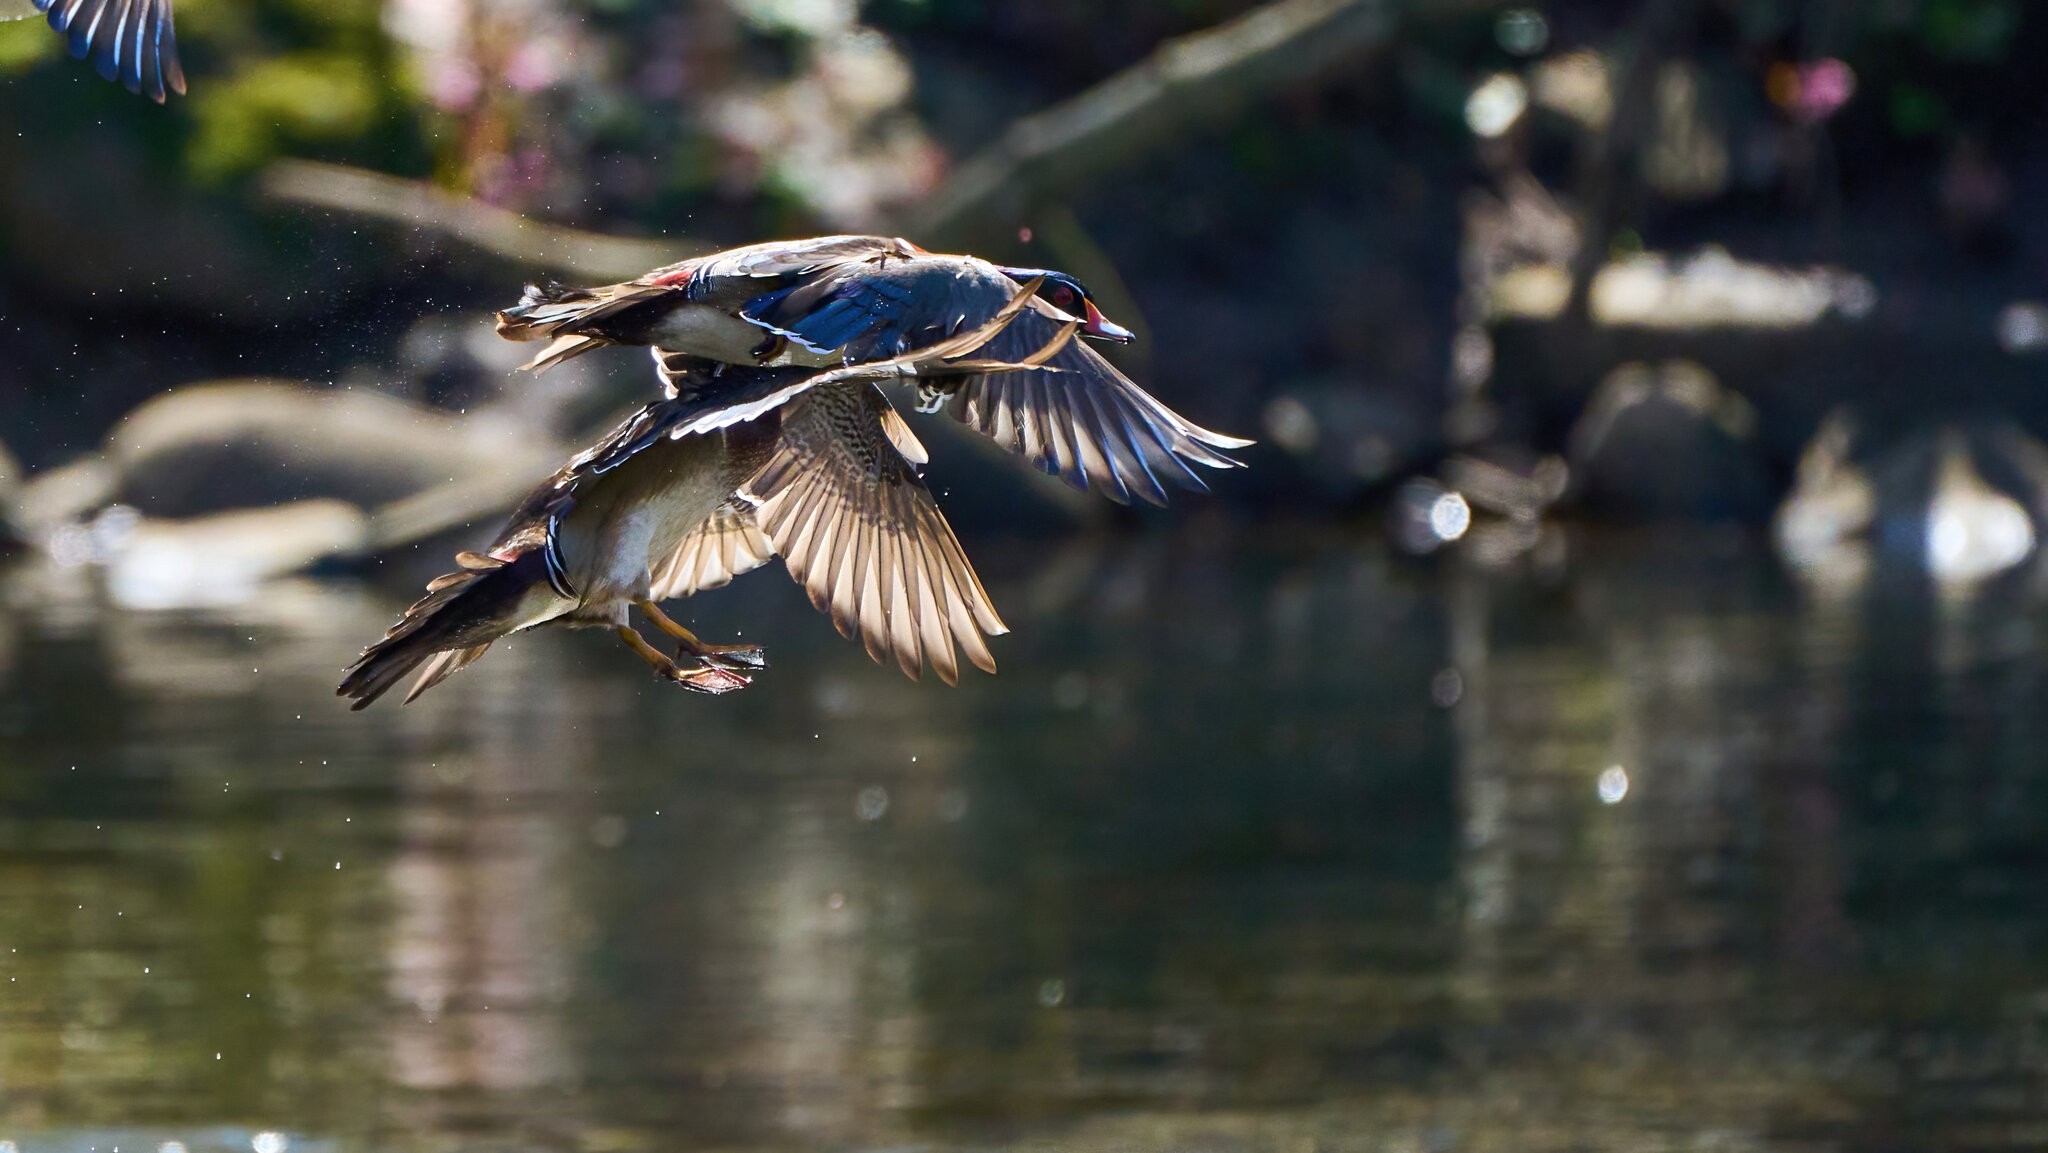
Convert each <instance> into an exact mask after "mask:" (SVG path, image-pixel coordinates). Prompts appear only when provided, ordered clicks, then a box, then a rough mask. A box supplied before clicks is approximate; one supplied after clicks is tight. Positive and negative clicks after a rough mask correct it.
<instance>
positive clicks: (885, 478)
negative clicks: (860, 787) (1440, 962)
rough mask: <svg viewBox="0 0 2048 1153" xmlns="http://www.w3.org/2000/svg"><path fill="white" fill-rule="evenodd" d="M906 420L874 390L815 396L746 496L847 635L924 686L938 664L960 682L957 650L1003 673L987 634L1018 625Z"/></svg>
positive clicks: (799, 403)
mask: <svg viewBox="0 0 2048 1153" xmlns="http://www.w3.org/2000/svg"><path fill="white" fill-rule="evenodd" d="M898 420H899V418H897V416H896V413H895V410H894V409H892V408H891V407H890V405H889V400H888V398H887V397H886V396H884V395H882V393H881V390H880V389H878V388H876V387H875V386H874V385H873V384H870V383H844V384H837V385H832V386H829V387H823V388H817V389H813V390H811V391H809V392H806V393H804V394H802V395H801V396H798V397H797V398H795V399H794V400H792V401H791V402H790V403H789V404H788V406H787V407H786V408H785V409H784V410H783V417H782V439H781V442H780V443H779V445H778V446H777V449H776V452H775V455H774V456H773V457H771V458H770V460H769V462H768V464H767V465H766V466H764V467H763V468H762V470H761V471H760V473H758V474H756V476H755V477H754V479H753V480H752V481H751V482H749V483H748V485H747V488H746V490H745V491H746V494H747V495H750V496H752V497H753V498H754V499H755V500H757V501H758V502H759V505H758V507H757V508H756V510H755V519H756V520H757V521H758V522H759V523H760V525H761V527H762V528H763V529H764V530H765V531H766V532H767V534H768V537H769V539H770V540H771V541H773V542H774V546H775V549H776V551H778V552H780V553H781V554H782V555H783V557H784V558H785V559H786V561H787V563H788V565H789V574H790V576H791V577H793V578H795V580H796V581H797V583H798V584H801V585H803V587H804V591H805V592H806V593H808V594H809V596H810V598H811V603H812V604H813V605H815V606H816V607H817V609H818V611H820V612H823V613H826V614H828V615H830V616H831V618H832V623H833V625H834V626H835V627H837V628H838V629H839V632H840V634H841V635H843V636H846V637H852V636H854V635H856V634H858V635H859V636H860V638H861V642H862V643H863V644H864V645H865V646H866V648H867V651H868V655H869V656H870V657H873V658H874V659H875V661H876V662H878V663H882V662H885V661H886V660H887V658H888V657H889V656H890V655H892V654H893V656H894V657H895V660H896V664H897V666H898V667H900V668H901V669H902V670H903V671H904V673H905V674H906V675H908V676H909V677H910V678H911V679H913V680H915V679H917V678H918V676H919V675H920V673H921V671H922V669H923V666H924V663H925V662H926V661H930V662H931V665H932V668H933V669H934V670H936V671H937V673H938V674H939V678H940V679H941V680H943V681H945V682H946V683H947V684H949V685H950V684H955V683H958V681H959V679H960V666H959V660H958V657H957V655H956V653H955V651H954V646H955V644H956V643H957V644H958V646H959V648H960V649H961V650H962V651H964V652H965V653H966V654H967V659H968V660H969V661H970V662H972V663H973V664H974V666H975V667H977V668H979V669H982V670H984V671H986V672H991V673H992V672H994V671H995V669H996V665H995V658H994V657H993V656H992V655H991V654H990V653H989V650H988V641H987V638H988V637H989V636H992V635H998V634H1001V633H1005V632H1008V631H1009V629H1008V628H1007V627H1005V626H1004V624H1003V621H1002V618H1001V617H999V616H997V615H996V611H995V606H994V605H993V604H991V603H990V602H989V599H988V593H987V591H986V590H985V589H983V588H982V586H981V579H980V578H979V577H977V576H975V574H974V567H973V566H972V565H971V564H969V563H968V560H967V554H966V553H965V552H964V551H962V549H961V548H960V542H959V540H958V538H956V537H955V536H954V535H953V529H952V527H951V526H950V525H948V524H947V523H946V519H945V517H944V516H943V515H941V514H940V512H939V506H938V504H937V502H935V501H934V500H933V499H932V494H931V490H930V489H928V488H926V487H925V483H924V481H923V479H922V478H920V477H919V476H918V475H917V470H916V469H915V468H914V467H913V466H912V465H911V464H910V462H909V461H908V460H906V459H905V458H904V456H903V453H902V452H900V451H899V450H898V448H897V443H898V442H897V440H896V438H895V437H894V436H892V435H891V429H890V424H891V422H893V421H898ZM904 432H905V433H906V434H907V432H908V430H907V429H906V430H904Z"/></svg>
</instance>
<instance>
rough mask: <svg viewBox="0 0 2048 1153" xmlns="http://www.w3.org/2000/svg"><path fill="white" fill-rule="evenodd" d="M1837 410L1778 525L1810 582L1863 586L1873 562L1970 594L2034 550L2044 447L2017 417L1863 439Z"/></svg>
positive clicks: (2045, 480)
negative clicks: (1968, 589)
mask: <svg viewBox="0 0 2048 1153" xmlns="http://www.w3.org/2000/svg"><path fill="white" fill-rule="evenodd" d="M1868 441H1869V438H1868V437H1867V436H1865V435H1864V434H1863V433H1862V432H1861V430H1860V429H1859V427H1858V423H1857V421H1856V419H1855V417H1854V416H1853V415H1852V414H1851V413H1850V412H1849V411H1848V410H1846V409H1838V410H1836V411H1834V412H1832V413H1830V414H1829V415H1828V417H1827V419H1826V420H1825V421H1823V422H1822V424H1821V428H1820V431H1819V432H1818V433H1816V434H1815V436H1814V439H1813V442H1812V443H1811V444H1810V445H1808V446H1807V450H1806V453H1805V455H1804V456H1803V457H1802V458H1801V460H1800V465H1799V480H1798V483H1797V485H1796V486H1795V487H1794V489H1793V491H1792V493H1791V495H1790V496H1788V497H1786V499H1785V502H1784V504H1783V505H1782V506H1780V508H1779V510H1778V514H1777V517H1776V521H1775V526H1774V527H1775V529H1776V536H1777V542H1778V548H1779V552H1780V555H1782V556H1783V557H1784V559H1785V561H1786V563H1787V564H1789V565H1790V566H1791V567H1792V568H1793V569H1794V570H1795V571H1797V572H1798V573H1800V575H1801V576H1802V577H1804V578H1806V579H1807V580H1808V581H1809V582H1811V583H1814V584H1817V585H1820V586H1824V587H1834V588H1850V587H1855V586H1857V585H1860V584H1861V583H1862V581H1863V580H1864V579H1865V578H1866V577H1867V576H1868V575H1869V571H1870V568H1871V565H1872V563H1873V560H1874V559H1875V557H1882V558H1884V559H1886V560H1888V561H1890V562H1891V563H1893V564H1896V565H1901V566H1905V567H1907V568H1909V569H1911V570H1913V571H1919V572H1925V573H1926V574H1928V575H1929V576H1932V577H1933V578H1935V579H1936V580H1937V581H1939V582H1940V583H1942V584H1943V585H1945V586H1949V587H1966V586H1969V585H1972V584H1975V583H1977V582H1979V581H1982V580H1984V579H1986V578H1988V577H1991V576H1994V575H1996V574H1998V573H2001V572H2004V571H2006V570H2008V569H2011V568H2013V567H2015V566H2017V565H2019V564H2021V563H2023V562H2024V561H2026V560H2027V558H2028V557H2030V556H2031V555H2033V552H2034V550H2035V546H2036V543H2037V541H2038V539H2039V535H2040V532H2041V530H2042V527H2043V526H2044V525H2048V447H2044V446H2043V445H2042V444H2041V442H2040V441H2038V440H2036V439H2034V438H2033V437H2032V436H2030V435H2028V434H2027V433H2026V432H2025V431H2023V430H2022V429H2020V428H2019V427H2018V426H2017V425H2015V424H2013V423H2012V422H2011V421H2004V420H2001V421H1996V422H1992V423H1988V424H1977V425H1970V426H1964V425H1953V424H1951V425H1941V426H1937V427H1934V428H1915V429H1912V430H1910V431H1908V432H1906V433H1904V434H1903V435H1900V436H1897V437H1895V438H1892V439H1890V440H1888V441H1885V442H1883V443H1881V444H1871V443H1868Z"/></svg>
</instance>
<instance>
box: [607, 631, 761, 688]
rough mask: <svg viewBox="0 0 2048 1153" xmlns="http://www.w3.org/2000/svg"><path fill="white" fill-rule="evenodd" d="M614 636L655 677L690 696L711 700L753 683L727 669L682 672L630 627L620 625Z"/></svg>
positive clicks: (698, 669) (701, 669)
mask: <svg viewBox="0 0 2048 1153" xmlns="http://www.w3.org/2000/svg"><path fill="white" fill-rule="evenodd" d="M617 632H618V634H619V639H620V640H622V641H624V642H626V647H627V648H629V649H632V650H633V651H634V652H636V653H638V654H640V659H641V660H643V661H646V662H647V666H648V667H649V668H651V669H653V670H654V675H655V676H657V677H660V678H662V679H663V680H669V681H674V682H675V683H677V684H679V685H681V686H683V687H684V688H686V689H688V690H690V691H691V692H693V693H709V694H712V695H714V696H715V695H717V694H719V693H729V692H731V691H733V690H734V689H743V688H746V687H747V686H748V685H750V684H752V683H753V681H751V680H749V679H748V678H746V677H743V676H741V675H740V674H738V673H736V672H733V671H731V670H730V669H722V668H717V667H714V666H712V665H703V666H700V667H698V668H694V669H686V668H683V667H682V666H680V665H678V664H676V663H675V662H674V661H672V660H670V659H668V656H667V655H666V654H665V653H663V652H662V651H661V650H660V649H657V648H655V647H654V646H653V645H650V644H648V643H647V638H646V637H643V636H641V635H640V633H639V632H638V631H637V630H635V629H634V628H633V627H632V626H631V625H620V626H619V627H618V629H617Z"/></svg>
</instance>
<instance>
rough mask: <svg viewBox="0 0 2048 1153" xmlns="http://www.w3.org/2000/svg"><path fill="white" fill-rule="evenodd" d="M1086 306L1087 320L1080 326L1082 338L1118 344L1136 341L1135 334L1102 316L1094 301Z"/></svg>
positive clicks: (1136, 336) (1136, 335)
mask: <svg viewBox="0 0 2048 1153" xmlns="http://www.w3.org/2000/svg"><path fill="white" fill-rule="evenodd" d="M1087 304H1088V319H1087V321H1086V322H1085V323H1083V324H1082V325H1081V334H1082V335H1083V336H1092V337H1094V338H1096V339H1097V340H1112V341H1115V342H1116V343H1118V344H1129V343H1130V342H1132V341H1134V340H1136V339H1138V334H1137V333H1135V332H1132V331H1131V330H1130V329H1128V328H1125V327H1124V326H1123V325H1121V324H1118V323H1117V322H1115V321H1113V320H1111V319H1110V318H1108V317H1106V316H1104V315H1102V310H1101V309H1099V308H1097V307H1095V302H1094V301H1092V300H1091V301H1088V302H1087Z"/></svg>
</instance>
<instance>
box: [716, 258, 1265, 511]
mask: <svg viewBox="0 0 2048 1153" xmlns="http://www.w3.org/2000/svg"><path fill="white" fill-rule="evenodd" d="M1015 291H1016V286H1015V285H1014V284H1013V283H1012V282H1011V280H1010V279H1009V277H1008V276H1006V275H1005V274H1004V273H1003V272H1002V271H1001V270H999V269H997V268H996V267H995V266H994V265H991V264H988V263H986V262H984V261H980V260H975V259H972V258H968V257H952V256H921V257H916V258H906V259H903V260H899V261H897V262H895V263H894V264H893V265H881V266H876V265H867V266H862V267H859V268H850V269H847V270H844V271H842V272H840V273H838V274H835V275H824V276H818V277H814V278H811V279H809V280H807V281H805V282H803V283H801V284H798V285H795V286H793V287H788V288H783V289H778V290H776V291H774V292H769V293H764V294H762V295H761V296H759V297H757V298H755V299H754V300H752V301H749V302H748V303H747V305H746V306H745V307H744V308H743V309H742V310H741V313H740V314H741V316H742V317H744V318H745V319H747V320H749V321H752V322H753V323H755V324H758V325H760V326H761V327H763V328H765V329H768V330H770V331H773V332H776V333H778V334H780V335H782V336H784V337H786V338H788V339H790V340H793V341H797V342H799V343H801V344H803V345H805V346H806V347H808V348H811V349H814V350H832V349H839V350H842V351H843V353H844V355H845V357H846V359H847V361H848V362H849V363H853V362H856V361H874V360H877V359H879V358H885V357H896V356H901V355H904V354H905V352H906V351H907V350H913V349H920V348H924V347H927V346H929V345H931V344H933V343H935V342H938V341H943V340H947V339H949V338H957V337H958V336H959V335H960V334H962V333H965V332H968V331H971V330H973V329H975V328H976V327H977V326H980V325H982V324H983V323H984V322H985V321H986V320H988V319H989V318H990V317H991V316H993V315H994V314H995V313H996V311H997V310H998V309H1000V308H1002V307H1003V306H1004V305H1005V304H1008V303H1010V302H1011V301H1012V300H1013V298H1014V294H1015ZM1072 323H1074V318H1073V317H1070V316H1068V315H1066V314H1065V313H1063V312H1061V311H1060V310H1059V309H1057V308H1055V307H1053V306H1052V305H1051V304H1048V303H1046V302H1045V301H1044V300H1042V299H1036V298H1034V299H1033V300H1032V301H1031V303H1030V307H1029V308H1027V309H1025V310H1023V312H1022V313H1021V315H1019V316H1017V318H1016V319H1015V320H1013V321H1012V322H1011V323H1009V324H1008V325H1006V326H1004V327H1003V328H1002V329H1001V330H999V331H998V332H997V333H996V334H995V335H994V336H992V337H991V338H990V339H989V340H988V341H987V343H986V344H984V345H982V346H981V347H980V348H979V349H978V350H977V351H975V352H974V355H975V356H977V357H979V358H981V359H983V360H987V361H991V362H1000V363H1007V364H1016V363H1018V362H1021V361H1024V360H1026V359H1028V358H1031V357H1032V356H1033V354H1034V353H1038V352H1039V351H1040V350H1044V349H1047V348H1049V347H1050V346H1051V344H1052V342H1053V341H1055V340H1057V339H1058V338H1059V335H1060V331H1061V329H1062V327H1064V326H1066V325H1070V324H1072ZM924 388H925V390H927V391H928V392H930V393H935V394H937V395H939V396H941V397H945V398H947V399H948V403H947V405H946V409H947V411H948V412H950V413H952V415H953V417H954V418H955V419H957V420H959V421H961V422H962V423H964V424H967V425H968V426H970V427H972V428H973V429H975V430H976V431H977V432H980V433H982V434H983V435H985V436H988V437H990V438H992V439H994V440H995V441H996V443H998V444H1000V445H1002V446H1003V447H1004V448H1007V449H1009V450H1010V451H1012V452H1015V453H1017V454H1018V455H1020V456H1022V457H1024V458H1025V459H1026V460H1029V461H1030V462H1031V463H1032V464H1034V465H1037V466H1038V467H1039V468H1041V469H1043V470H1045V471H1046V472H1049V473H1052V474H1054V475H1056V476H1059V477H1060V478H1062V479H1064V480H1065V481H1067V482H1068V483H1069V484H1072V485H1073V486H1074V487H1076V488H1079V489H1083V490H1086V489H1088V488H1090V487H1093V488H1095V489H1097V490H1099V491H1101V492H1102V493H1103V495H1105V496H1107V497H1109V498H1110V499H1111V500H1115V501H1118V502H1119V503H1129V501H1130V500H1131V498H1132V497H1134V496H1135V497H1137V498H1138V499H1140V500H1144V501H1147V502H1149V503H1152V504H1164V503H1166V486H1167V485H1169V484H1170V485H1176V486H1178V487H1181V488H1188V489H1194V490H1195V491H1198V492H1200V491H1206V490H1207V488H1208V486H1207V485H1206V484H1204V483H1203V482H1202V479H1201V477H1200V476H1199V475H1197V474H1196V473H1195V471H1194V470H1193V469H1192V468H1190V467H1189V466H1190V465H1195V464H1199V465H1205V466H1207V467H1210V468H1235V467H1238V462H1237V461H1235V460H1232V459H1231V458H1230V457H1228V456H1225V455H1223V453H1222V452H1220V451H1218V450H1221V449H1232V448H1243V447H1245V446H1246V445H1249V444H1250V443H1251V442H1250V441H1248V440H1240V439H1238V438H1237V437H1232V436H1224V435H1223V434H1221V433H1216V432H1211V431H1209V430H1208V429H1205V428H1203V427H1201V426H1200V425H1197V424H1194V423H1193V422H1191V421H1189V420H1187V419H1186V418H1184V417H1182V416H1181V415H1180V414H1178V413H1176V412H1174V411H1173V410H1172V409H1170V408H1168V407H1166V406H1165V405H1164V404H1161V403H1160V402H1159V401H1158V400H1156V399H1154V398H1153V397H1152V396H1151V395H1150V394H1149V393H1147V392H1146V391H1145V390H1144V389H1141V388H1139V387H1138V386H1137V385H1136V384H1135V383H1133V382H1132V381H1131V379H1130V378H1129V377H1127V376H1125V375H1124V374H1123V373H1121V372H1118V371H1117V370H1116V368H1115V366H1113V365H1111V364H1110V363H1109V361H1107V360H1104V359H1103V357H1102V354H1101V353H1098V352H1096V351H1095V350H1094V349H1093V348H1090V347H1088V346H1087V345H1086V344H1085V343H1083V342H1081V341H1078V340H1075V341H1067V342H1064V343H1063V344H1062V346H1061V347H1059V348H1058V350H1057V351H1055V352H1053V353H1052V354H1051V356H1050V358H1049V359H1047V360H1045V361H1044V364H1043V367H1038V368H1033V369H1031V370H1029V371H1008V372H1001V373H984V374H969V375H958V376H955V377H952V378H950V379H941V380H928V381H926V382H925V384H924Z"/></svg>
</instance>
